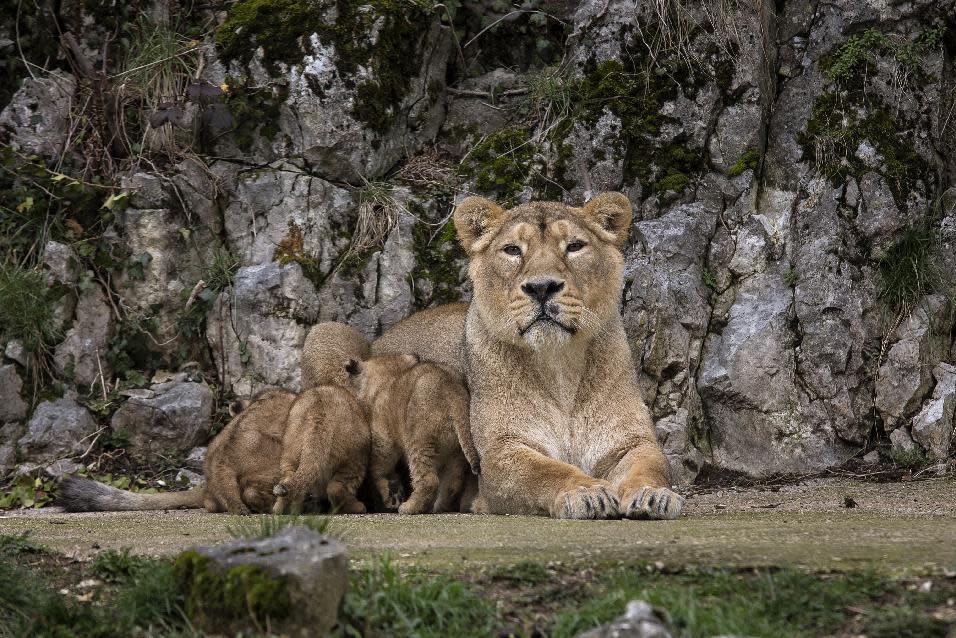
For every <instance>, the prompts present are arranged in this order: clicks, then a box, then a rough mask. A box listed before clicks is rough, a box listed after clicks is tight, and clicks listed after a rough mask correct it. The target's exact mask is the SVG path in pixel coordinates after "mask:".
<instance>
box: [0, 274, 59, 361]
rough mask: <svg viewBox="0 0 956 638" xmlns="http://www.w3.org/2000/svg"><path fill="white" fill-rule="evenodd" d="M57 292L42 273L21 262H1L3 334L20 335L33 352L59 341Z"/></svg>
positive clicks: (28, 348)
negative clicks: (21, 265)
mask: <svg viewBox="0 0 956 638" xmlns="http://www.w3.org/2000/svg"><path fill="white" fill-rule="evenodd" d="M55 302H56V299H55V296H54V294H53V292H52V291H51V290H50V288H49V287H48V286H47V284H46V281H44V279H43V274H42V273H40V272H39V271H38V270H31V269H27V268H22V267H20V266H12V265H7V266H0V334H3V335H6V336H7V337H9V338H11V339H21V340H22V341H23V345H24V347H26V349H27V350H28V351H30V352H33V353H37V352H42V351H44V350H46V349H49V348H51V347H52V345H53V344H54V343H56V339H57V338H58V336H59V331H58V329H57V326H56V322H55V320H54V317H53V309H54V304H55Z"/></svg>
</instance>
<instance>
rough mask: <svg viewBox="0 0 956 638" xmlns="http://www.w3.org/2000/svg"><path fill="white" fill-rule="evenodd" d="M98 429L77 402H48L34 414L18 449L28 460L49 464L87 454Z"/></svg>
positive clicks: (18, 444) (70, 400)
mask: <svg viewBox="0 0 956 638" xmlns="http://www.w3.org/2000/svg"><path fill="white" fill-rule="evenodd" d="M97 429H98V428H97V425H96V422H95V421H94V420H93V417H92V416H91V415H90V413H89V411H88V410H87V409H86V408H84V407H83V406H81V405H79V404H78V403H77V402H76V401H75V400H74V399H71V398H68V397H66V398H63V399H57V400H56V401H44V402H43V403H41V404H40V405H38V406H37V408H36V410H34V412H33V417H32V418H31V419H30V422H29V423H27V430H26V433H25V434H24V435H23V436H22V437H21V438H20V440H19V441H18V443H17V446H18V447H19V448H20V449H21V450H22V452H23V455H24V457H25V458H27V459H30V460H31V461H33V462H37V463H46V462H50V461H54V460H56V459H59V458H63V457H69V456H74V455H77V454H82V453H83V452H85V451H86V450H87V448H89V447H90V445H91V444H92V443H93V440H92V437H93V434H94V433H95V432H96V430H97Z"/></svg>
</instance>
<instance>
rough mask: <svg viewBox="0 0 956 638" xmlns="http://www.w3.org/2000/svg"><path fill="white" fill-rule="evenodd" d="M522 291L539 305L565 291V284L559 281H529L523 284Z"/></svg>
mask: <svg viewBox="0 0 956 638" xmlns="http://www.w3.org/2000/svg"><path fill="white" fill-rule="evenodd" d="M521 290H523V291H524V294H526V295H528V296H529V297H531V298H532V299H534V300H535V301H537V302H538V303H540V304H543V303H545V302H547V301H548V300H549V299H551V298H552V297H554V296H555V295H556V294H558V293H559V292H561V291H562V290H564V282H563V281H558V280H557V279H529V280H528V281H526V282H524V283H523V284H521Z"/></svg>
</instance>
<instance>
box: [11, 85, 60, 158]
mask: <svg viewBox="0 0 956 638" xmlns="http://www.w3.org/2000/svg"><path fill="white" fill-rule="evenodd" d="M75 86H76V80H75V79H74V78H73V76H72V75H70V74H69V73H63V72H62V71H56V72H53V73H51V74H50V75H48V76H46V77H37V78H25V79H24V80H23V84H22V85H21V86H20V90H19V91H17V92H16V93H15V94H14V95H13V98H12V99H11V100H10V103H9V104H7V106H6V108H4V109H3V111H2V112H0V130H2V131H4V132H5V133H6V135H5V136H4V137H6V138H7V140H8V143H9V144H10V146H11V147H12V148H14V149H16V150H18V151H20V152H21V153H22V154H23V155H40V156H43V157H47V158H52V157H56V156H58V155H59V154H60V153H61V152H62V151H63V147H64V144H65V143H66V140H67V135H68V134H69V125H70V107H71V105H72V103H73V91H74V88H75Z"/></svg>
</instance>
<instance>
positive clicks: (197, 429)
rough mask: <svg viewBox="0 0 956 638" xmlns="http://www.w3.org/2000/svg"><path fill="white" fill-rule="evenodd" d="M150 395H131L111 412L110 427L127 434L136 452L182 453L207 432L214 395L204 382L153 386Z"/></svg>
mask: <svg viewBox="0 0 956 638" xmlns="http://www.w3.org/2000/svg"><path fill="white" fill-rule="evenodd" d="M151 389H152V390H153V393H154V396H153V397H151V398H137V397H132V398H130V399H129V400H128V401H126V403H124V404H123V405H121V406H120V408H119V409H118V410H117V411H116V412H115V413H114V414H113V419H112V421H111V422H110V427H111V428H112V429H113V431H114V432H126V433H128V434H129V436H130V442H131V446H130V447H131V451H134V452H136V453H139V454H144V455H150V454H162V455H175V454H182V453H184V452H186V451H187V450H189V449H190V448H191V447H193V446H194V445H196V444H197V443H200V442H201V441H203V440H204V439H205V437H206V436H208V434H209V426H210V425H211V423H212V412H213V407H214V405H215V395H214V394H213V392H212V390H211V389H210V388H209V386H207V385H206V384H204V383H196V382H189V381H186V382H175V381H174V382H168V383H161V384H158V385H154V386H153V387H152V388H151Z"/></svg>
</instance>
